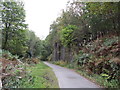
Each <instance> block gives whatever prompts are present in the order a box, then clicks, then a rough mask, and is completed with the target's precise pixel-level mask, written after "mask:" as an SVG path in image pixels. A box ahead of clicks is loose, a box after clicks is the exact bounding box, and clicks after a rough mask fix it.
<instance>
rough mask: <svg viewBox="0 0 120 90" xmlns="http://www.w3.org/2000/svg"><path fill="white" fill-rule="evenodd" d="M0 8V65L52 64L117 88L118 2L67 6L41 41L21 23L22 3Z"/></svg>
mask: <svg viewBox="0 0 120 90" xmlns="http://www.w3.org/2000/svg"><path fill="white" fill-rule="evenodd" d="M0 8H2V9H0V24H1V25H0V32H2V33H1V35H0V36H1V38H0V39H2V47H1V50H2V57H1V58H2V59H1V61H2V62H4V63H5V64H6V62H7V60H9V61H10V60H11V61H15V60H20V62H23V63H24V62H28V63H29V64H31V63H33V62H34V63H38V60H43V61H54V62H57V63H59V64H69V65H70V66H71V67H73V68H77V69H78V70H83V71H86V72H87V73H88V75H93V74H96V75H99V76H101V77H103V78H104V79H105V80H106V81H107V83H110V84H107V85H103V86H106V87H119V86H120V83H119V81H120V41H119V38H120V25H119V23H120V12H119V10H120V3H119V2H91V3H90V2H86V3H85V2H77V1H70V2H68V3H67V4H66V9H64V10H62V12H61V14H60V16H59V17H58V18H57V19H56V20H55V21H53V23H52V24H51V25H50V33H49V35H48V36H47V37H46V39H45V40H40V39H39V38H38V37H37V36H36V35H35V33H34V32H33V31H31V30H29V28H28V25H27V24H26V23H25V10H24V3H22V2H10V1H9V2H0ZM38 12H39V11H38ZM40 30H41V29H40ZM0 52H1V51H0ZM35 58H37V59H35ZM5 59H6V60H5ZM16 65H18V64H16ZM3 69H4V70H3V71H4V73H6V72H7V71H5V69H6V67H5V68H3ZM3 80H4V86H5V85H6V82H5V79H3ZM13 80H14V79H13ZM11 85H12V84H11Z"/></svg>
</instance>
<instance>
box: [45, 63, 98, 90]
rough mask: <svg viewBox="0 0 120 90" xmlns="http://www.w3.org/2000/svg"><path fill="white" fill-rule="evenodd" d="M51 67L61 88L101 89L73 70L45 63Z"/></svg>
mask: <svg viewBox="0 0 120 90" xmlns="http://www.w3.org/2000/svg"><path fill="white" fill-rule="evenodd" d="M44 63H45V64H46V65H48V66H49V67H51V68H52V69H53V71H54V73H55V75H56V77H57V79H58V83H59V87H60V88H100V87H99V86H98V85H96V84H94V83H93V82H91V81H89V80H87V79H86V78H84V77H83V76H81V75H79V74H77V73H76V72H74V71H73V70H70V69H67V68H64V67H60V66H58V65H54V64H50V63H48V62H44Z"/></svg>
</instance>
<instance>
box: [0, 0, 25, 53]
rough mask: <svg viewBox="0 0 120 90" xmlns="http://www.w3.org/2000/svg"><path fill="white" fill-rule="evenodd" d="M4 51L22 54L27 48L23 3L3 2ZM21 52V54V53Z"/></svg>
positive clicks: (11, 0) (12, 0)
mask: <svg viewBox="0 0 120 90" xmlns="http://www.w3.org/2000/svg"><path fill="white" fill-rule="evenodd" d="M1 6H2V10H1V19H2V49H5V50H9V51H10V52H11V53H13V54H21V53H22V51H25V48H26V44H25V42H26V35H25V32H26V28H27V24H25V10H24V8H23V6H24V4H23V3H22V2H16V1H14V0H10V1H8V2H1ZM20 52H21V53H20Z"/></svg>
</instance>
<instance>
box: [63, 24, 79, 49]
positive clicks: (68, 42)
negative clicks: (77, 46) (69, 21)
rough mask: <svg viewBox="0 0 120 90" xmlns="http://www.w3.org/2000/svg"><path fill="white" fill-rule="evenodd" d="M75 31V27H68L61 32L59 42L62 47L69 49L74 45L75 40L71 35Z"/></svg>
mask: <svg viewBox="0 0 120 90" xmlns="http://www.w3.org/2000/svg"><path fill="white" fill-rule="evenodd" d="M75 30H77V27H76V26H75V25H68V26H67V27H65V28H64V29H62V30H61V41H62V43H63V45H64V46H67V47H70V46H72V45H73V44H74V40H75V39H76V38H75V37H74V36H73V33H74V32H75Z"/></svg>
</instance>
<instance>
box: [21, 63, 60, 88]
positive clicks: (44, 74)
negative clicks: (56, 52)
mask: <svg viewBox="0 0 120 90" xmlns="http://www.w3.org/2000/svg"><path fill="white" fill-rule="evenodd" d="M27 72H29V76H28V77H29V78H30V79H29V82H28V81H27V82H26V81H25V82H24V83H23V86H22V87H23V88H58V87H59V86H58V82H57V79H56V77H55V74H54V73H53V71H52V69H51V68H50V67H48V66H47V65H45V64H44V63H43V62H40V63H39V64H36V65H34V66H32V67H27ZM28 77H27V78H28Z"/></svg>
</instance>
